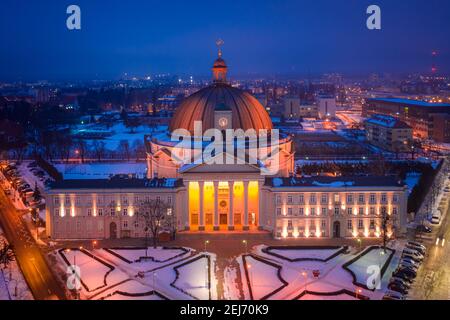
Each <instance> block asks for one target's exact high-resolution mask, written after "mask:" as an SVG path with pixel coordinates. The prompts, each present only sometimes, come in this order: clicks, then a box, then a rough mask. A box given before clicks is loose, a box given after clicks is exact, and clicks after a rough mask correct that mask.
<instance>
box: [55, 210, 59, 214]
mask: <svg viewBox="0 0 450 320" xmlns="http://www.w3.org/2000/svg"><path fill="white" fill-rule="evenodd" d="M55 216H59V209H58V208H56V209H55Z"/></svg>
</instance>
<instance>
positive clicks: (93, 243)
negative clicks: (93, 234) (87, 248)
mask: <svg viewBox="0 0 450 320" xmlns="http://www.w3.org/2000/svg"><path fill="white" fill-rule="evenodd" d="M96 245H97V240H94V241H92V251H94V250H95V246H96Z"/></svg>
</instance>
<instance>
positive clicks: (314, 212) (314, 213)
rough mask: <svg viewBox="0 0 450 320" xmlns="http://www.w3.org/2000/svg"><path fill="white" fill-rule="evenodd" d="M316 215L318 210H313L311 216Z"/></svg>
mask: <svg viewBox="0 0 450 320" xmlns="http://www.w3.org/2000/svg"><path fill="white" fill-rule="evenodd" d="M315 215H316V208H311V216H315Z"/></svg>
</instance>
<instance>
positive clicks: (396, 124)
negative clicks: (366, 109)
mask: <svg viewBox="0 0 450 320" xmlns="http://www.w3.org/2000/svg"><path fill="white" fill-rule="evenodd" d="M366 123H371V124H374V125H377V126H382V127H385V128H397V129H411V127H410V126H408V125H407V124H406V123H404V122H403V121H400V120H398V119H397V118H394V117H391V116H387V115H382V114H375V115H373V116H372V117H371V118H369V119H367V120H366Z"/></svg>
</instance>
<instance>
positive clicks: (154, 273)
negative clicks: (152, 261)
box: [153, 272, 156, 291]
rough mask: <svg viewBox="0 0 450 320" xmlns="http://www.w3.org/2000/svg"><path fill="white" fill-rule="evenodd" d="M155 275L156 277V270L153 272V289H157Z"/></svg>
mask: <svg viewBox="0 0 450 320" xmlns="http://www.w3.org/2000/svg"><path fill="white" fill-rule="evenodd" d="M155 277H156V272H153V291H156V285H155V284H156V283H155Z"/></svg>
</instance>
